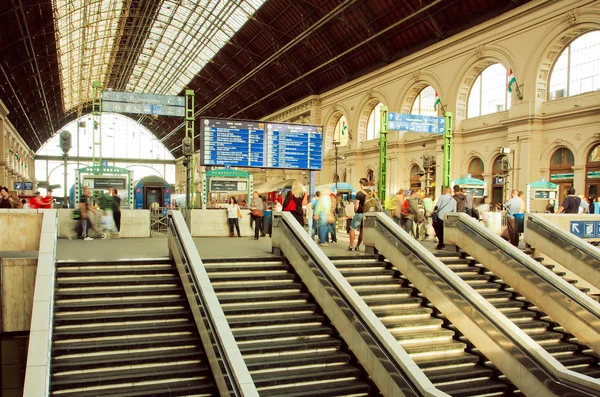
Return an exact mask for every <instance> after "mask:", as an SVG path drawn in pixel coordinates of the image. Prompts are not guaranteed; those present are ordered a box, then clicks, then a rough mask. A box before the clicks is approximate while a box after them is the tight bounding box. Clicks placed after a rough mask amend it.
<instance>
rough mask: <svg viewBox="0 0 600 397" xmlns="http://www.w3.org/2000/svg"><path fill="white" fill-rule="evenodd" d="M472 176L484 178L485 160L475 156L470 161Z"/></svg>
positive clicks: (469, 171) (469, 168) (469, 170)
mask: <svg viewBox="0 0 600 397" xmlns="http://www.w3.org/2000/svg"><path fill="white" fill-rule="evenodd" d="M467 172H468V173H469V174H471V177H472V178H475V179H481V180H483V161H482V160H481V159H480V158H479V157H475V158H474V159H473V160H471V162H470V163H469V167H468V171H467Z"/></svg>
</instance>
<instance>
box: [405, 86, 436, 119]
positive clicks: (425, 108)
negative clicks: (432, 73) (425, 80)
mask: <svg viewBox="0 0 600 397" xmlns="http://www.w3.org/2000/svg"><path fill="white" fill-rule="evenodd" d="M434 105H435V90H434V89H433V87H432V86H430V85H428V86H427V87H425V88H423V89H422V90H421V92H419V95H417V97H416V98H415V101H414V102H413V104H412V106H411V107H410V114H420V115H422V116H437V115H438V112H437V110H436V109H434V107H435V106H434Z"/></svg>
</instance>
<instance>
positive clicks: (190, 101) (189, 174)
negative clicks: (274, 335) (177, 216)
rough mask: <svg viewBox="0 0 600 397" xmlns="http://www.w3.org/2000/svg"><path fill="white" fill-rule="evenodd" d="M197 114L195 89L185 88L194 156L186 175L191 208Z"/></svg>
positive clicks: (192, 205)
mask: <svg viewBox="0 0 600 397" xmlns="http://www.w3.org/2000/svg"><path fill="white" fill-rule="evenodd" d="M195 120H196V116H195V115H194V90H185V136H186V137H189V138H191V139H192V156H191V158H190V159H189V161H188V165H187V168H186V171H185V172H186V175H185V183H186V190H187V191H186V194H187V195H188V197H187V198H186V202H187V203H190V206H189V208H194V167H195V164H194V152H195V151H196V149H195V147H194V146H195V142H194V141H195V136H194V121H195Z"/></svg>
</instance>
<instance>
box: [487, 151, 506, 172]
mask: <svg viewBox="0 0 600 397" xmlns="http://www.w3.org/2000/svg"><path fill="white" fill-rule="evenodd" d="M504 159H508V157H507V156H506V155H505V154H501V153H500V154H497V155H496V156H494V157H493V158H492V163H491V164H490V169H491V170H492V175H502V174H504V172H505V171H506V169H505V168H504V167H503V166H502V163H503V160H504Z"/></svg>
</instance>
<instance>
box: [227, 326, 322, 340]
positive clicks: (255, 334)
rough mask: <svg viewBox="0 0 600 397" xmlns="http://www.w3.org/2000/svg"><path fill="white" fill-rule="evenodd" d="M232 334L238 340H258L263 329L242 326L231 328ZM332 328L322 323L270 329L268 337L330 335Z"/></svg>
mask: <svg viewBox="0 0 600 397" xmlns="http://www.w3.org/2000/svg"><path fill="white" fill-rule="evenodd" d="M232 331H233V336H234V337H235V340H236V341H237V342H238V343H239V342H245V341H250V340H260V339H264V338H265V330H264V329H258V330H247V329H243V328H238V329H233V330H232ZM332 334H333V330H332V329H331V328H330V327H326V326H324V325H315V326H305V327H295V328H282V329H278V330H270V331H269V333H268V337H269V338H271V339H280V338H294V337H296V338H298V337H310V336H314V335H332Z"/></svg>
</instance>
